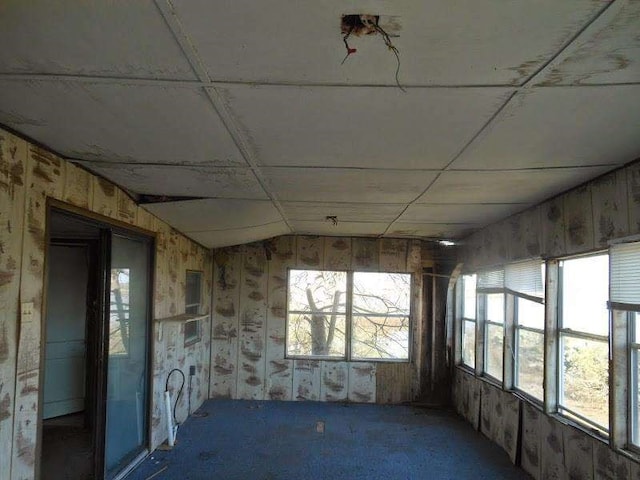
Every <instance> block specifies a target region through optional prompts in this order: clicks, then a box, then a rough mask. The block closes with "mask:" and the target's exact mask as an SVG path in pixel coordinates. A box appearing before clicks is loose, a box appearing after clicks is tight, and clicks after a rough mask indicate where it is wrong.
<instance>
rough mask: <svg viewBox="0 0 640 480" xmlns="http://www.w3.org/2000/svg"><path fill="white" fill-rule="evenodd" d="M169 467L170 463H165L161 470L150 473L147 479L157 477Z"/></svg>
mask: <svg viewBox="0 0 640 480" xmlns="http://www.w3.org/2000/svg"><path fill="white" fill-rule="evenodd" d="M167 468H169V465H165V466H164V467H162V468H161V469H160V470H158V471H157V472H156V473H154V474H152V475H149V476H148V477H147V479H146V480H151V479H152V478H154V477H157V476H158V475H160V474H161V473H162V472H164V471H165V470H166V469H167Z"/></svg>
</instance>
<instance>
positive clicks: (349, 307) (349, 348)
mask: <svg viewBox="0 0 640 480" xmlns="http://www.w3.org/2000/svg"><path fill="white" fill-rule="evenodd" d="M292 270H298V271H309V272H343V273H346V276H347V278H346V293H345V311H344V313H339V315H344V317H345V349H344V353H343V355H342V356H337V355H299V354H290V353H289V348H288V347H289V314H290V313H294V314H295V313H305V314H308V313H311V312H310V311H299V310H289V282H290V278H291V271H292ZM355 273H380V274H389V275H393V274H399V275H409V314H408V315H402V317H407V318H408V321H409V325H408V334H409V335H408V339H407V342H408V345H407V358H375V357H372V358H364V357H356V356H354V355H353V340H354V338H353V317H354V315H353V275H354V274H355ZM414 275H415V274H414V273H413V272H397V271H393V272H386V271H385V272H379V271H371V270H347V269H331V270H329V269H320V268H299V267H288V268H287V283H286V300H285V341H284V358H285V359H291V360H325V361H335V362H376V363H411V361H412V357H413V327H414V321H415V320H414V310H415V308H414V301H413V292H414ZM356 316H357V315H356Z"/></svg>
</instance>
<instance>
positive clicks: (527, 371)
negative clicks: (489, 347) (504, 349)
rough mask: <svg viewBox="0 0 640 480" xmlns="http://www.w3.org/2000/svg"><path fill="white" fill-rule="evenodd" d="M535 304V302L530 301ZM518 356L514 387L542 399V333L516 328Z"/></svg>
mask: <svg viewBox="0 0 640 480" xmlns="http://www.w3.org/2000/svg"><path fill="white" fill-rule="evenodd" d="M531 303H534V304H535V305H539V304H536V303H535V302H531ZM516 348H517V351H518V358H517V363H516V387H518V388H519V389H520V390H522V391H524V392H526V393H528V394H529V395H532V396H533V397H535V398H537V399H539V400H542V399H543V395H544V393H543V387H542V385H543V382H544V334H542V333H536V332H530V331H528V330H518V338H517V347H516Z"/></svg>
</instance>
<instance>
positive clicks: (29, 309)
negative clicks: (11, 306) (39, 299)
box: [20, 302, 33, 323]
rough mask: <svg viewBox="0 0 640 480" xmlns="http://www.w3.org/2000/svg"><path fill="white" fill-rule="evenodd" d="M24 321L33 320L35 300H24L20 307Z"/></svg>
mask: <svg viewBox="0 0 640 480" xmlns="http://www.w3.org/2000/svg"><path fill="white" fill-rule="evenodd" d="M20 318H21V319H22V323H29V322H33V302H24V303H23V304H22V306H21V309H20Z"/></svg>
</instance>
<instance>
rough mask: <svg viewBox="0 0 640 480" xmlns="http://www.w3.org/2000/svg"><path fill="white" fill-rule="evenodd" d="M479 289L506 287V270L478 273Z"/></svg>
mask: <svg viewBox="0 0 640 480" xmlns="http://www.w3.org/2000/svg"><path fill="white" fill-rule="evenodd" d="M477 288H478V290H482V289H490V288H504V270H487V271H484V272H480V273H478V286H477Z"/></svg>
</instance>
